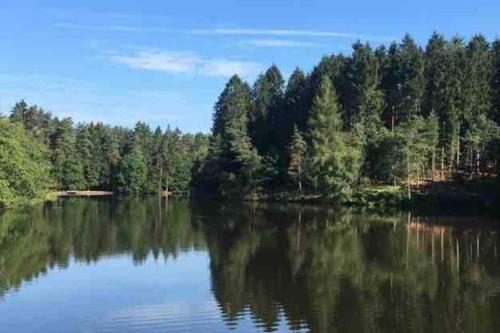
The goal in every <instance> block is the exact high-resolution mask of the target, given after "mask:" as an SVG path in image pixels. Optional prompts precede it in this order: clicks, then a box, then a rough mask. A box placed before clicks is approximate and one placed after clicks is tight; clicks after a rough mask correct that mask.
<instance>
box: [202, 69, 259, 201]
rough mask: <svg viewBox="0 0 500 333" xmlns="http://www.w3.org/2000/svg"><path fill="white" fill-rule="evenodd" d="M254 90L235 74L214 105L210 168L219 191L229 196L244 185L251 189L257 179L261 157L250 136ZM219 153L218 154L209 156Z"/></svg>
mask: <svg viewBox="0 0 500 333" xmlns="http://www.w3.org/2000/svg"><path fill="white" fill-rule="evenodd" d="M250 107H251V91H250V87H249V86H248V84H246V83H245V82H243V81H241V79H240V78H239V77H238V76H236V75H235V76H233V77H232V78H231V79H230V80H229V82H228V83H227V84H226V87H225V89H224V91H223V92H222V94H221V95H220V97H219V100H218V101H217V103H216V105H215V113H214V124H213V128H212V140H211V142H210V146H211V149H210V151H209V157H208V158H209V159H211V161H212V165H208V167H207V171H208V170H213V171H215V170H217V173H220V175H219V181H218V183H219V185H218V191H219V193H220V194H223V195H227V194H228V193H231V192H234V191H235V190H238V188H241V189H242V190H243V191H246V190H252V189H253V188H254V187H255V186H256V180H257V179H258V177H257V176H258V175H257V172H258V169H259V167H260V157H259V155H258V153H257V151H256V149H255V148H254V147H253V145H252V142H251V140H250V136H249V135H248V114H249V110H250ZM210 154H214V155H215V154H216V156H210Z"/></svg>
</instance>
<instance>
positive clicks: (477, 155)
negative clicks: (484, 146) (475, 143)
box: [476, 149, 481, 175]
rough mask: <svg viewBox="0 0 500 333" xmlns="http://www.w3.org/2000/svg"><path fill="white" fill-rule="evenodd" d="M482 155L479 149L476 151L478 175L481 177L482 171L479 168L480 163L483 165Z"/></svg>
mask: <svg viewBox="0 0 500 333" xmlns="http://www.w3.org/2000/svg"><path fill="white" fill-rule="evenodd" d="M480 157H481V154H480V153H479V149H477V150H476V174H478V175H480V174H481V170H480V168H479V166H480V163H481V158H480Z"/></svg>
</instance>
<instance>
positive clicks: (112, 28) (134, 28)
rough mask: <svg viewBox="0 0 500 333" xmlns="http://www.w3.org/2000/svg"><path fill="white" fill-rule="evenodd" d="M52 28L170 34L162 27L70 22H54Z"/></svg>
mask: <svg viewBox="0 0 500 333" xmlns="http://www.w3.org/2000/svg"><path fill="white" fill-rule="evenodd" d="M52 26H53V27H55V28H59V29H65V30H84V31H111V32H170V31H171V30H169V29H166V28H162V27H147V26H132V25H86V24H77V23H71V22H55V23H53V24H52Z"/></svg>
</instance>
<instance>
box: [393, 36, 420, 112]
mask: <svg viewBox="0 0 500 333" xmlns="http://www.w3.org/2000/svg"><path fill="white" fill-rule="evenodd" d="M398 76H399V77H398V84H399V86H400V96H399V103H398V105H397V111H396V117H397V118H398V119H400V120H405V119H409V118H412V117H413V116H415V115H420V114H421V106H422V102H423V97H424V91H425V77H424V57H423V52H422V50H421V49H420V48H419V47H418V46H417V45H416V44H415V41H414V40H413V39H412V38H411V37H410V36H409V35H406V36H405V37H404V38H403V41H402V43H401V45H400V48H399V73H398Z"/></svg>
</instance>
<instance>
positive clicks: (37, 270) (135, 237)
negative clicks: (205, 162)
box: [0, 198, 500, 332]
mask: <svg viewBox="0 0 500 333" xmlns="http://www.w3.org/2000/svg"><path fill="white" fill-rule="evenodd" d="M499 241H500V239H499V236H498V233H497V229H496V227H495V225H494V223H485V222H483V221H479V220H478V219H471V220H470V221H466V220H463V219H458V220H453V221H451V220H449V219H440V220H435V219H425V218H419V217H412V216H410V215H407V214H401V215H395V216H389V217H387V216H384V217H380V216H371V215H366V214H353V213H349V212H342V213H339V212H338V211H334V210H325V209H319V208H312V207H300V206H290V205H285V206H276V205H220V204H190V203H188V202H186V201H170V202H166V201H164V200H163V201H158V200H157V199H156V198H150V199H146V200H139V199H137V200H120V201H113V200H111V201H109V200H68V201H64V202H57V203H54V204H50V205H47V206H45V207H43V208H40V209H38V210H35V211H33V210H26V211H23V212H8V213H6V214H5V215H3V216H2V217H1V218H0V251H1V252H0V293H5V292H6V291H8V290H10V291H12V290H15V289H16V288H19V287H20V286H21V284H22V282H25V281H29V280H32V279H36V278H40V279H42V278H43V277H42V276H43V274H44V273H45V272H46V271H47V270H48V269H50V268H51V267H55V266H57V267H63V268H64V267H67V266H68V264H69V262H70V261H71V260H72V258H74V259H76V260H78V261H81V262H84V263H92V262H95V261H99V260H100V259H101V258H104V257H108V256H114V255H118V254H124V253H128V254H132V257H133V260H134V262H136V263H137V264H138V265H140V264H141V263H142V262H143V261H144V260H146V258H148V256H149V257H154V258H160V259H161V260H163V259H165V260H172V259H175V258H177V257H178V256H179V254H180V253H182V252H189V251H193V250H197V251H205V252H207V253H208V255H209V263H207V264H209V270H210V278H211V285H212V293H213V296H214V298H215V300H216V302H217V304H218V307H219V311H220V316H221V318H222V320H223V321H224V322H225V325H226V327H228V328H239V325H240V323H241V321H242V320H243V319H244V318H251V320H252V322H253V325H254V326H255V327H258V328H260V329H261V330H264V331H274V330H276V329H278V328H279V326H278V325H279V324H280V323H281V322H282V321H283V320H284V321H285V322H286V327H287V328H288V329H290V330H295V331H303V330H311V331H314V332H333V331H341V332H364V331H370V332H373V331H425V330H430V331H446V332H455V331H480V332H487V331H495V329H496V327H498V325H499V324H500V319H499V318H498V317H499V316H498V315H497V313H498V309H499V308H500V265H499V264H500V260H499V258H498V253H497V247H498V244H499ZM96 283H99V281H96Z"/></svg>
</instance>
